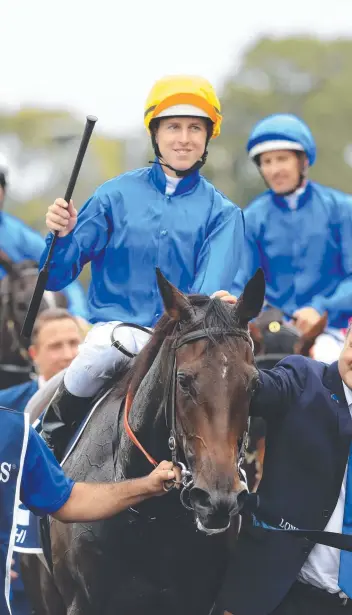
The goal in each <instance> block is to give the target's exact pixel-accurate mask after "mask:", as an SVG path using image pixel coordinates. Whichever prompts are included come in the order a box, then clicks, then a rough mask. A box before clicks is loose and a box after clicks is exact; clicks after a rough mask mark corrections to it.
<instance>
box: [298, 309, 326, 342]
mask: <svg viewBox="0 0 352 615" xmlns="http://www.w3.org/2000/svg"><path fill="white" fill-rule="evenodd" d="M293 316H294V317H295V319H296V320H295V322H294V325H295V326H296V327H297V329H298V331H299V332H300V333H301V334H303V335H304V333H307V332H308V331H309V330H310V329H311V328H312V327H314V325H316V324H317V322H318V321H319V320H320V318H321V315H320V314H319V312H317V310H315V309H314V308H312V307H305V308H301V309H300V310H296V312H295V313H294V314H293Z"/></svg>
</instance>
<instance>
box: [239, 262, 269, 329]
mask: <svg viewBox="0 0 352 615" xmlns="http://www.w3.org/2000/svg"><path fill="white" fill-rule="evenodd" d="M264 297H265V278H264V272H263V269H261V268H260V269H257V271H256V273H255V274H254V276H253V277H252V278H251V279H250V280H249V282H247V284H246V286H245V288H244V291H243V293H242V295H241V296H240V298H239V300H238V301H237V304H236V308H235V310H236V311H235V313H236V318H237V319H238V321H239V323H240V325H241V326H242V327H247V326H248V323H249V321H250V320H252V318H255V317H256V316H258V314H259V313H260V311H261V309H262V307H263V303H264Z"/></svg>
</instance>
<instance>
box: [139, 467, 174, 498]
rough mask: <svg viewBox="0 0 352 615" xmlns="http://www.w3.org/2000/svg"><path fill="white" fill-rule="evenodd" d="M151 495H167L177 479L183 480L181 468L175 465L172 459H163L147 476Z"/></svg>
mask: <svg viewBox="0 0 352 615" xmlns="http://www.w3.org/2000/svg"><path fill="white" fill-rule="evenodd" d="M147 480H148V483H149V485H148V487H149V491H150V495H165V493H167V492H168V491H170V488H171V489H172V487H173V485H174V483H173V481H176V482H177V483H179V482H180V481H181V470H180V468H179V467H177V466H173V464H172V461H161V463H159V465H158V466H157V467H156V468H155V470H153V472H151V474H149V476H148V477H147ZM176 486H178V485H176Z"/></svg>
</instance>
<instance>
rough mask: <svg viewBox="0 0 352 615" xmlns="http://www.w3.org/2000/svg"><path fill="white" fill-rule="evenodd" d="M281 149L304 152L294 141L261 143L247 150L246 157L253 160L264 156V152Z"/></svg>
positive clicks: (301, 146)
mask: <svg viewBox="0 0 352 615" xmlns="http://www.w3.org/2000/svg"><path fill="white" fill-rule="evenodd" d="M281 149H284V150H295V151H297V152H304V147H303V145H301V144H300V143H297V142H295V141H263V143H257V145H254V146H253V147H252V148H251V149H250V150H249V152H248V155H249V157H250V158H255V156H258V155H259V154H264V152H276V151H278V150H281Z"/></svg>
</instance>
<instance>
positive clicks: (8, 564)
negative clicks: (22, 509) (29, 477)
mask: <svg viewBox="0 0 352 615" xmlns="http://www.w3.org/2000/svg"><path fill="white" fill-rule="evenodd" d="M23 417H24V430H23V443H22V452H21V458H20V467H19V468H18V475H17V483H16V494H15V502H14V507H13V520H12V529H11V534H10V540H9V548H8V551H7V558H6V576H5V599H6V603H7V608H8V609H9V613H10V615H11V607H10V586H11V576H10V573H11V564H12V554H13V548H14V545H15V540H16V530H17V509H18V507H19V504H20V501H21V500H20V489H21V481H22V474H23V466H24V460H25V457H26V452H27V444H28V437H29V415H28V414H25V413H24V414H23Z"/></svg>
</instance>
